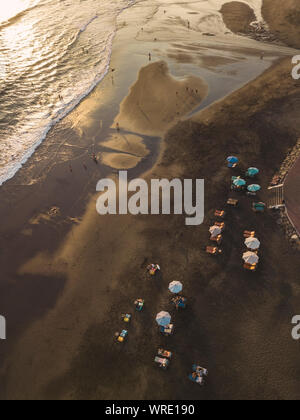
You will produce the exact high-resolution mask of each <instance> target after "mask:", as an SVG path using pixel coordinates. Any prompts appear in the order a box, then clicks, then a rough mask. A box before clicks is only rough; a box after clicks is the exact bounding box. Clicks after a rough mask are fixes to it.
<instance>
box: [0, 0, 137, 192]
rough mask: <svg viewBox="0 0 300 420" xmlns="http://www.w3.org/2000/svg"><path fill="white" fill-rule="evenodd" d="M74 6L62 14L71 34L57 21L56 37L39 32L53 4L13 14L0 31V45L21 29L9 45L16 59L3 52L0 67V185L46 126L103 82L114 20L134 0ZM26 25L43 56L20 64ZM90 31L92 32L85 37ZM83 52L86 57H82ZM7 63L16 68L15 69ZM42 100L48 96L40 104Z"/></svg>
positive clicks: (29, 152)
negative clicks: (68, 20) (35, 36)
mask: <svg viewBox="0 0 300 420" xmlns="http://www.w3.org/2000/svg"><path fill="white" fill-rule="evenodd" d="M88 2H89V4H88ZM77 3H78V6H79V7H80V8H81V9H77V10H75V9H74V6H73V5H68V7H70V11H68V10H67V9H66V8H64V9H63V13H64V14H67V13H71V16H70V18H71V20H72V23H73V28H72V30H69V28H68V31H66V30H64V25H65V22H64V19H62V18H61V17H60V18H59V19H57V21H56V22H52V24H51V25H50V31H52V32H53V33H55V34H58V35H56V36H53V37H52V36H51V35H48V33H47V28H45V30H44V31H43V30H41V29H39V28H40V27H42V26H45V24H46V23H47V21H46V20H45V17H44V16H43V15H42V14H45V12H46V11H47V12H48V13H51V11H55V12H57V10H56V8H57V6H58V5H60V2H58V0H49V1H48V0H43V2H42V5H43V7H44V9H42V8H40V10H39V11H37V10H33V8H30V9H28V10H27V11H24V12H22V15H20V14H18V17H20V19H19V18H18V19H16V21H15V23H14V24H13V23H12V21H13V19H12V20H11V24H10V25H6V26H4V28H3V29H2V31H1V30H0V41H1V40H2V39H4V40H6V39H5V38H8V37H9V36H10V34H11V32H10V31H11V29H13V30H14V33H16V36H17V34H18V30H20V38H18V39H16V40H14V42H15V45H14V47H15V49H14V52H15V56H14V55H13V52H12V51H9V50H8V51H7V59H6V60H5V59H4V62H2V63H1V64H2V65H1V69H2V70H3V69H5V72H4V71H2V72H1V73H2V81H1V80H0V97H1V99H0V134H1V137H0V185H2V184H3V183H4V182H5V181H7V180H8V179H10V178H12V177H13V176H14V175H15V174H16V172H17V171H18V170H19V169H20V168H21V167H22V165H23V164H24V163H25V162H26V161H27V160H28V158H29V157H30V156H31V155H32V154H33V153H34V151H35V150H36V148H37V147H38V146H39V145H40V144H41V143H42V142H43V140H44V139H45V138H46V136H47V133H48V132H49V130H50V129H51V127H53V126H54V125H55V124H56V123H57V122H59V121H60V120H62V119H63V118H64V117H65V116H66V115H67V114H68V113H70V112H71V111H72V110H73V109H74V108H75V107H76V106H77V105H78V104H79V103H80V102H81V101H82V100H83V99H84V98H85V97H86V96H87V95H89V93H90V92H91V91H92V90H93V89H94V88H95V86H97V85H98V84H99V83H100V82H101V81H102V80H103V78H104V77H105V75H106V74H107V72H108V70H109V66H110V60H111V53H112V44H113V40H114V37H115V34H116V17H117V16H118V15H119V14H120V13H121V12H122V11H123V10H124V9H125V8H128V7H130V6H131V5H133V4H134V3H135V1H133V0H119V2H116V4H115V7H112V6H111V2H110V0H106V2H102V3H101V8H100V7H99V2H97V1H96V0H87V2H85V4H84V6H85V9H84V10H82V6H81V4H80V3H81V2H77ZM96 6H97V7H98V9H97V8H96ZM33 11H34V12H35V13H34V14H33ZM26 12H28V13H27V14H26ZM76 13H77V14H76ZM92 13H93V14H92ZM88 15H90V16H89V17H88ZM85 16H86V17H85ZM27 24H28V25H29V26H30V31H32V29H31V28H32V26H33V25H35V26H36V28H38V30H39V31H40V39H39V40H38V41H39V42H40V43H41V44H42V46H43V50H42V51H43V55H42V56H41V53H40V51H37V52H36V54H35V51H33V50H32V49H30V52H31V56H30V59H28V60H27V62H26V65H24V52H25V51H26V48H27V49H29V47H28V45H27V42H28V38H29V37H30V34H27V36H26V34H25V35H24V34H23V32H24V26H25V27H26V25H27ZM76 27H77V28H78V29H77V30H76ZM90 27H91V31H90V32H89V33H88V34H87V35H85V33H86V32H87V31H88V30H89V28H90ZM21 31H22V33H21ZM22 36H23V38H22ZM82 37H83V38H82ZM43 42H44V44H43ZM0 45H1V43H0ZM18 48H19V51H18ZM82 50H83V51H84V52H86V54H82ZM1 57H2V55H1ZM82 57H83V59H82ZM81 59H82V60H83V61H82V62H80V60H81ZM11 63H15V68H12V64H11ZM29 81H30V82H29ZM7 85H8V86H9V88H7ZM17 85H19V89H22V90H24V97H23V95H22V94H21V93H20V92H18V91H14V86H16V88H17ZM53 91H54V92H55V91H56V93H55V94H53ZM48 92H49V94H48ZM1 93H2V95H1ZM43 95H47V97H46V99H44V101H45V103H43ZM58 96H61V97H62V99H61V98H60V99H59V98H58Z"/></svg>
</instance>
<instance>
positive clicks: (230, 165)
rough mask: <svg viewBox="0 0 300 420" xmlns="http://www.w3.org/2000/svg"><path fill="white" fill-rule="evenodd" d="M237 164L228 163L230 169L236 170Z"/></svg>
mask: <svg viewBox="0 0 300 420" xmlns="http://www.w3.org/2000/svg"><path fill="white" fill-rule="evenodd" d="M237 165H238V164H237V163H228V165H227V166H228V168H230V169H234V168H236V167H237Z"/></svg>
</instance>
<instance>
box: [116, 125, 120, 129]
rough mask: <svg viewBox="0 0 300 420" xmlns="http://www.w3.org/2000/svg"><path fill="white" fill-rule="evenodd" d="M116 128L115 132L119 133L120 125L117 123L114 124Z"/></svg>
mask: <svg viewBox="0 0 300 420" xmlns="http://www.w3.org/2000/svg"><path fill="white" fill-rule="evenodd" d="M116 127H117V131H120V124H119V123H117V124H116Z"/></svg>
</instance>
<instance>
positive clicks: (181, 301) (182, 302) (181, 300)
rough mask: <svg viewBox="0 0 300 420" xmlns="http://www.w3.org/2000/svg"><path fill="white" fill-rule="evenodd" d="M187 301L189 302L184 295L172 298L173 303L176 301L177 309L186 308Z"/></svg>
mask: <svg viewBox="0 0 300 420" xmlns="http://www.w3.org/2000/svg"><path fill="white" fill-rule="evenodd" d="M186 302H187V299H186V298H185V297H183V296H176V297H174V298H173V299H172V303H174V305H175V306H176V308H177V309H185V308H186Z"/></svg>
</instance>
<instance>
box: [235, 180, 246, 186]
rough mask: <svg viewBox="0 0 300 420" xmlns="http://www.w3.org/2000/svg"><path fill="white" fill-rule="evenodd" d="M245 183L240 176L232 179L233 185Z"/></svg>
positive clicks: (243, 184)
mask: <svg viewBox="0 0 300 420" xmlns="http://www.w3.org/2000/svg"><path fill="white" fill-rule="evenodd" d="M246 184H247V182H246V181H245V180H244V179H242V178H236V179H235V180H234V181H233V185H235V186H236V187H244V186H245V185H246Z"/></svg>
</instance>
